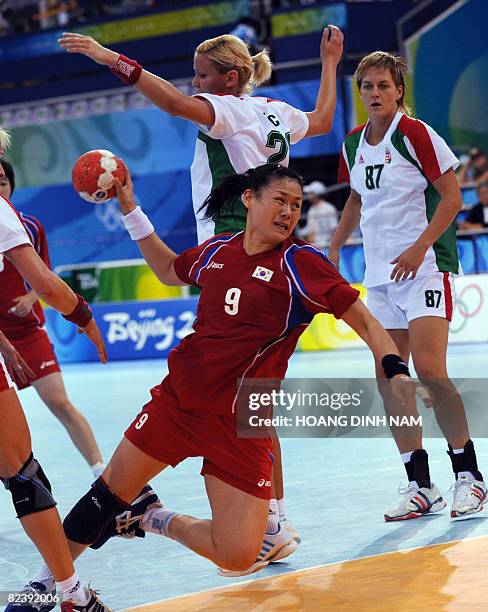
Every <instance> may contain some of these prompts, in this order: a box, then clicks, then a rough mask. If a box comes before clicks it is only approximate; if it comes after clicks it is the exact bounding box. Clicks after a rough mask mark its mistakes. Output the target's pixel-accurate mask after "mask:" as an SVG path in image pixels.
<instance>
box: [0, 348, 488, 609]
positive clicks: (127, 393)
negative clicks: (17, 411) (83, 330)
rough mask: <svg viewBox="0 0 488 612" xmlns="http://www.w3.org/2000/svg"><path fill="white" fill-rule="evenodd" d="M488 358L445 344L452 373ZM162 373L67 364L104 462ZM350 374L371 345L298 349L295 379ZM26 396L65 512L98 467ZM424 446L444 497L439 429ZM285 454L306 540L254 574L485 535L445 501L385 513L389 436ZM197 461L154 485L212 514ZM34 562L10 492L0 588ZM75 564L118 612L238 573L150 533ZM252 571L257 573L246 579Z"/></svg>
mask: <svg viewBox="0 0 488 612" xmlns="http://www.w3.org/2000/svg"><path fill="white" fill-rule="evenodd" d="M487 364H488V346H487V345H464V346H459V345H457V346H453V347H451V348H450V350H449V371H450V375H451V376H452V377H463V378H464V377H466V378H480V379H483V378H486V376H487V373H488V368H487ZM165 373H166V362H162V361H158V360H154V361H126V362H117V363H110V364H107V365H105V366H102V365H100V364H83V365H82V364H78V365H67V366H64V368H63V374H64V379H65V384H66V387H67V390H68V394H69V396H70V398H71V400H72V401H73V403H74V404H75V405H76V406H77V407H78V408H79V409H80V410H81V411H83V412H84V414H85V415H86V416H87V418H88V420H89V421H90V423H91V425H92V427H93V429H94V431H95V435H96V437H97V440H98V442H99V445H100V447H101V449H102V452H103V454H104V458H105V459H106V460H108V459H109V458H110V456H111V454H112V452H113V450H114V449H115V447H116V445H117V444H118V442H119V441H120V439H121V436H122V434H123V431H124V429H125V428H126V427H127V425H128V424H129V423H130V422H131V421H132V419H133V417H134V416H135V415H136V414H137V412H138V411H139V410H140V408H141V407H142V405H143V404H144V403H145V402H146V401H147V400H148V397H149V394H148V391H149V389H150V387H151V386H153V385H155V384H157V383H158V382H159V381H160V380H161V379H162V377H163V376H164V374H165ZM349 376H350V377H352V376H354V377H372V376H373V361H372V357H371V354H370V353H369V351H367V350H363V349H356V350H351V351H331V352H321V353H307V354H305V353H301V354H296V355H294V357H293V358H292V360H291V362H290V368H289V371H288V377H292V378H301V377H310V378H312V377H314V378H334V377H349ZM20 397H21V401H22V404H23V406H24V408H25V411H26V413H27V416H28V420H29V424H30V428H31V432H32V438H33V446H34V452H35V454H36V456H37V457H38V459H39V460H40V461H41V463H42V465H43V467H44V469H45V471H46V472H47V473H48V474H49V477H50V479H51V482H52V484H53V489H54V492H55V494H56V497H57V499H58V502H59V504H58V507H59V510H60V513H61V515H63V516H64V515H65V514H66V513H67V512H68V511H69V509H70V507H71V506H72V505H73V504H74V503H75V502H76V501H77V500H78V498H79V497H80V496H81V495H82V494H83V493H84V492H85V491H86V490H87V489H88V487H89V485H90V483H91V480H92V478H91V472H90V470H89V469H88V467H87V466H86V464H85V463H84V461H83V459H82V458H81V456H80V455H79V454H78V453H77V451H76V450H75V448H74V447H73V445H72V443H71V441H70V439H69V438H68V435H67V434H66V432H65V431H64V429H63V427H62V426H61V425H60V424H59V423H58V421H57V420H56V419H55V418H54V417H53V416H51V414H50V413H49V412H48V410H47V408H46V407H45V406H44V405H43V404H42V403H41V401H40V400H39V399H38V397H37V395H36V393H35V392H34V391H33V390H32V389H28V390H26V391H23V392H21V393H20ZM475 440H476V448H477V453H478V461H479V465H480V469H481V471H483V470H484V471H485V472H486V471H487V470H488V440H487V439H482V438H479V439H476V438H475ZM424 445H425V448H426V449H427V450H428V452H429V455H430V463H431V475H432V478H433V480H434V481H435V483H436V484H437V486H438V487H439V488H440V489H441V491H443V492H444V493H445V494H446V496H447V499H448V502H449V501H450V494H449V492H448V491H449V488H450V486H451V485H452V482H453V479H452V473H451V468H450V462H449V458H448V457H447V455H446V444H445V442H444V440H442V439H439V438H436V439H434V438H432V439H426V440H425V444H424ZM282 452H283V461H284V474H285V494H286V501H287V507H288V511H289V516H290V518H291V519H292V521H293V522H294V524H295V526H296V528H297V529H298V531H299V532H300V534H301V536H302V543H301V545H300V547H299V548H298V550H297V551H296V553H295V554H294V555H292V556H290V557H289V558H288V559H286V561H284V562H282V563H276V564H273V565H272V566H269V567H268V568H266V569H265V570H263V571H262V572H260V573H259V574H257V577H259V578H261V577H265V576H268V577H270V576H273V575H278V574H283V573H287V572H293V571H296V570H302V569H305V568H309V567H315V566H318V565H322V564H330V563H335V562H341V561H345V560H350V559H358V558H361V557H365V556H371V555H378V554H381V553H386V552H390V551H396V550H405V549H410V548H416V547H424V546H428V545H431V544H436V543H444V542H449V541H452V540H462V539H464V538H474V537H478V536H483V535H487V534H488V521H487V520H486V517H484V516H481V515H480V516H479V518H476V519H473V520H469V521H462V522H453V521H451V520H450V517H449V512H448V511H447V510H448V509H446V511H444V512H443V513H441V514H439V515H437V516H435V517H432V518H431V519H430V520H424V519H418V520H414V521H407V522H405V523H393V524H392V523H389V524H387V523H385V522H384V521H383V511H384V510H385V509H386V508H387V507H389V506H390V505H392V502H394V501H395V500H396V498H397V489H398V486H399V484H400V483H401V482H402V481H404V480H405V477H404V470H403V467H402V464H401V461H400V458H399V457H398V453H397V451H396V447H395V445H394V443H393V441H392V440H391V439H390V438H370V439H365V438H364V439H363V438H348V439H346V438H325V439H307V440H304V439H296V438H295V439H291V438H288V439H282ZM199 471H200V460H198V459H190V460H187V461H186V462H185V463H184V464H183V465H181V466H179V467H178V468H177V469H175V470H172V469H171V468H169V469H167V470H166V471H165V472H164V473H163V474H161V475H160V476H159V477H157V478H155V479H154V480H153V481H152V484H153V486H154V488H155V489H156V490H157V491H158V493H159V494H160V497H161V499H162V500H163V501H164V502H165V503H166V505H167V506H168V507H170V508H171V509H174V510H177V511H179V512H184V513H188V514H192V515H194V516H199V517H208V516H209V506H208V503H207V499H206V496H205V491H204V487H203V479H202V478H201V477H200V475H199ZM481 514H485V513H481ZM236 528H238V526H236ZM39 563H40V557H39V554H38V553H37V551H36V549H35V548H34V546H33V545H32V544H31V542H30V541H29V540H28V539H27V537H26V535H25V534H24V532H23V531H22V529H21V527H20V524H19V522H18V520H17V519H16V518H15V516H14V511H13V509H12V507H11V504H10V499H9V495H8V493H7V492H4V493H3V494H2V511H1V513H0V591H14V590H16V589H18V588H19V587H20V586H21V585H23V584H24V583H25V582H26V581H27V580H28V579H29V578H30V577H31V576H32V574H33V573H34V571H35V570H36V568H37V567H38V565H39ZM76 566H77V569H78V572H79V574H80V576H81V577H82V578H83V579H84V580H85V581H86V582H88V581H89V580H91V582H92V585H93V586H94V587H95V588H96V589H97V590H100V593H101V595H102V596H103V600H104V601H105V602H106V603H107V605H110V606H111V607H113V608H114V609H116V610H122V609H124V608H128V607H130V606H136V605H140V604H144V603H147V602H154V601H160V600H165V599H169V598H172V597H176V596H179V595H184V594H188V593H192V592H198V591H205V590H207V589H212V588H215V587H221V586H226V585H231V584H232V583H233V582H237V580H234V581H233V580H229V579H225V578H221V577H219V576H218V575H217V573H216V570H215V568H214V567H213V565H212V564H211V563H210V562H208V561H206V560H205V559H203V558H200V557H198V556H197V555H195V554H194V553H192V552H191V551H189V550H187V549H185V548H183V547H182V546H181V545H179V544H178V543H176V542H174V541H170V540H167V539H166V538H161V537H157V536H153V535H148V536H147V537H146V538H145V539H144V540H142V539H138V540H137V541H136V540H130V541H128V540H123V539H120V538H117V539H114V540H112V541H111V542H109V543H108V544H107V545H106V546H105V547H104V548H103V549H101V550H99V551H91V550H90V551H88V552H87V553H86V554H85V555H83V557H82V558H80V559H79V560H78V561H77V564H76ZM253 579H254V577H253V576H251V577H248V578H247V579H246V580H253ZM239 580H240V581H242V580H243V579H242V578H241V579H239ZM466 586H467V588H469V585H466ZM412 597H415V594H412ZM485 603H486V602H485ZM486 605H487V608H485V609H488V604H486ZM175 609H176V608H175ZM235 609H236V607H235V606H234V610H235ZM260 609H261V608H260ZM287 609H288V608H287Z"/></svg>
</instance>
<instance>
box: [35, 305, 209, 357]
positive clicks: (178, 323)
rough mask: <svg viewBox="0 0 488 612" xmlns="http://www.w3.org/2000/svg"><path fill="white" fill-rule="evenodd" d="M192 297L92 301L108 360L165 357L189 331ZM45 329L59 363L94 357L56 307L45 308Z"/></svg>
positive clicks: (93, 351) (88, 346)
mask: <svg viewBox="0 0 488 612" xmlns="http://www.w3.org/2000/svg"><path fill="white" fill-rule="evenodd" d="M197 303H198V299H197V298H196V297H191V298H185V299H177V300H160V301H154V302H120V303H116V304H92V305H91V306H92V310H93V314H94V315H95V318H96V320H97V323H98V325H99V327H100V330H101V332H102V335H103V337H104V339H105V343H106V346H107V352H108V357H109V360H120V359H152V358H161V357H167V356H168V353H169V352H170V350H171V349H172V348H174V347H175V346H176V345H177V344H178V343H179V341H180V340H181V339H183V338H184V337H185V336H187V335H188V334H189V333H191V332H192V326H193V321H194V320H195V316H196V310H197ZM46 319H47V329H48V333H49V336H50V338H51V341H52V342H53V344H54V348H55V350H56V354H57V356H58V359H59V361H60V362H62V363H71V362H80V361H97V360H98V357H97V354H96V351H95V348H94V347H93V345H92V344H91V342H89V341H88V340H87V339H86V338H84V337H83V335H79V334H78V333H77V332H76V327H75V326H74V325H72V324H71V323H68V322H67V321H65V320H64V319H63V318H62V317H61V316H60V315H59V314H58V313H57V312H56V311H54V310H52V309H49V310H47V311H46Z"/></svg>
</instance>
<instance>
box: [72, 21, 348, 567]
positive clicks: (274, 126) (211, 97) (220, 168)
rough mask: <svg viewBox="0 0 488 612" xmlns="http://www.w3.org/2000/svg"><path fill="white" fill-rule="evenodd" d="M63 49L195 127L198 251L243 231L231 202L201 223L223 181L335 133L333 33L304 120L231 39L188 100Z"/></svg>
mask: <svg viewBox="0 0 488 612" xmlns="http://www.w3.org/2000/svg"><path fill="white" fill-rule="evenodd" d="M60 45H61V46H62V47H63V48H64V49H66V50H67V51H68V52H70V53H83V54H84V55H86V56H87V57H89V58H91V59H92V60H94V61H95V62H97V63H99V64H104V65H106V66H108V67H110V68H111V69H112V72H113V73H114V74H115V75H117V76H118V77H119V78H121V80H122V81H123V82H125V83H127V84H130V85H135V86H136V87H137V89H139V91H141V92H142V93H143V94H144V95H145V96H146V97H147V98H149V99H150V100H151V101H152V102H154V104H156V105H157V106H158V107H159V108H161V109H162V110H163V111H165V112H167V113H169V114H171V115H175V116H178V117H182V118H184V119H188V120H189V121H192V122H193V123H195V124H197V126H198V127H199V132H198V137H197V141H196V145H195V156H194V160H193V164H192V167H191V179H192V192H193V207H194V211H195V217H196V222H197V233H198V242H199V243H202V242H203V241H204V240H206V239H208V238H209V237H211V236H213V235H214V234H215V233H219V232H223V231H231V232H237V231H242V230H243V229H244V227H245V223H246V215H247V211H246V208H245V207H244V205H243V204H242V202H241V200H240V198H235V199H233V200H230V201H229V202H228V203H227V204H226V206H225V207H224V209H223V210H220V211H219V212H218V213H216V214H215V215H214V216H213V218H205V216H204V213H203V211H202V210H201V208H202V204H203V202H204V201H205V198H207V196H208V195H209V194H210V192H211V190H212V189H213V188H214V187H215V186H216V185H218V184H219V183H220V181H221V180H222V179H223V178H224V177H225V176H229V175H231V174H235V173H242V172H245V171H247V170H248V169H249V168H254V167H256V166H259V165H261V164H263V163H266V162H270V163H281V164H284V165H288V162H289V151H290V144H294V143H297V142H298V141H300V140H301V139H302V138H306V137H310V136H318V135H320V134H326V133H327V132H329V131H330V130H331V128H332V122H333V117H334V111H335V106H336V69H337V64H338V62H339V60H340V58H341V55H342V46H343V35H342V32H341V31H340V29H339V28H337V27H335V26H332V25H330V26H328V27H327V28H325V30H324V32H323V36H322V41H321V45H320V55H321V58H322V73H321V80H320V88H319V92H318V95H317V100H316V104H315V109H314V110H313V111H311V112H307V113H304V112H302V111H301V110H299V109H296V108H294V107H292V106H290V105H289V104H286V103H284V102H280V101H277V100H270V99H267V98H262V97H258V96H251V95H250V94H251V93H252V90H253V88H254V87H255V86H259V85H261V84H262V83H264V82H266V81H267V80H268V79H269V78H270V76H271V68H272V66H271V62H270V59H269V56H268V54H267V52H266V51H262V52H261V53H258V54H257V55H255V56H252V57H251V55H250V53H249V49H248V47H247V45H246V44H245V43H244V42H242V41H241V40H240V39H239V38H237V37H235V36H232V35H223V36H218V37H216V38H212V39H209V40H205V41H204V42H202V43H201V44H200V45H199V46H198V47H197V49H196V53H195V57H194V70H195V76H194V79H193V86H194V87H195V89H196V91H197V92H198V93H197V94H196V96H188V95H185V94H184V93H182V92H180V91H179V90H178V89H176V88H175V87H174V86H173V85H172V84H171V83H169V82H168V81H165V80H164V79H161V78H159V77H157V76H155V75H154V74H151V73H150V72H148V71H146V70H143V69H142V67H141V66H140V65H139V64H138V63H137V62H136V61H135V60H131V59H129V58H127V57H125V56H122V55H119V54H118V53H116V52H115V51H111V50H109V49H107V48H104V47H102V46H101V45H99V44H98V43H97V42H96V41H95V40H93V38H91V37H87V36H83V35H81V34H73V33H65V34H63V36H62V38H61V39H60ZM273 455H274V470H273V481H274V486H275V497H276V500H272V501H271V509H272V510H275V511H276V512H278V513H279V516H280V518H281V520H283V521H284V524H285V525H286V526H287V528H289V529H290V531H291V533H292V534H293V535H294V537H295V542H294V543H290V546H289V547H288V549H286V550H283V551H282V553H281V555H282V556H281V558H283V557H284V556H287V554H290V553H291V552H293V551H294V550H295V549H296V546H297V543H299V542H300V538H299V536H298V534H297V533H296V531H295V530H294V528H293V526H292V525H291V523H290V522H289V521H288V520H287V515H286V508H285V501H284V491H283V473H282V463H281V449H280V444H279V440H278V438H275V439H274V441H273Z"/></svg>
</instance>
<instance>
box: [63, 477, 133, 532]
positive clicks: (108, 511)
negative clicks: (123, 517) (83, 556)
mask: <svg viewBox="0 0 488 612" xmlns="http://www.w3.org/2000/svg"><path fill="white" fill-rule="evenodd" d="M128 508H130V504H126V503H125V502H123V501H122V500H121V499H119V498H118V497H117V496H116V495H114V494H113V493H112V491H111V490H110V489H109V487H108V486H107V485H106V484H105V482H104V480H103V478H102V477H101V476H100V478H98V479H97V480H95V482H94V483H93V484H92V486H91V489H90V490H89V491H88V493H85V495H83V497H82V498H81V499H80V500H79V501H78V502H77V504H76V505H75V506H74V507H73V508H72V509H71V510H70V512H69V514H68V515H67V516H66V518H65V519H64V522H63V527H64V532H65V534H66V537H67V538H69V539H70V540H72V541H73V542H78V543H79V544H92V542H95V540H97V539H98V537H99V535H100V533H101V532H102V530H103V529H104V527H105V525H106V524H107V523H108V522H109V521H110V520H111V519H113V517H114V516H116V515H117V514H120V513H121V512H124V511H125V510H127V509H128Z"/></svg>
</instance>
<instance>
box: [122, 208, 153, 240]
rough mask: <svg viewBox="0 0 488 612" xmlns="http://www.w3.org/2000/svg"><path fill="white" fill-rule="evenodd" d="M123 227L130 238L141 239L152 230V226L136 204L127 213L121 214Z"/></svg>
mask: <svg viewBox="0 0 488 612" xmlns="http://www.w3.org/2000/svg"><path fill="white" fill-rule="evenodd" d="M122 221H123V222H124V225H125V229H126V230H127V231H128V232H129V235H130V237H131V238H132V240H143V239H144V238H147V237H148V236H149V235H150V234H152V233H153V232H154V226H153V224H152V223H151V221H149V218H148V216H147V215H146V214H145V213H144V212H143V211H142V209H141V207H140V206H136V207H135V209H134V210H131V212H130V213H129V214H128V215H122Z"/></svg>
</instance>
